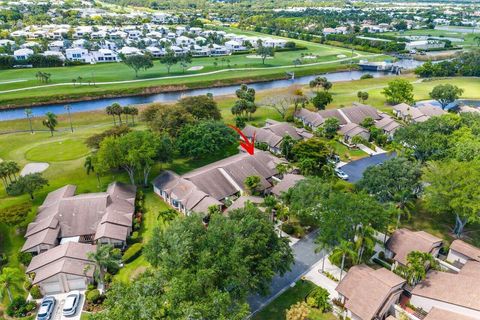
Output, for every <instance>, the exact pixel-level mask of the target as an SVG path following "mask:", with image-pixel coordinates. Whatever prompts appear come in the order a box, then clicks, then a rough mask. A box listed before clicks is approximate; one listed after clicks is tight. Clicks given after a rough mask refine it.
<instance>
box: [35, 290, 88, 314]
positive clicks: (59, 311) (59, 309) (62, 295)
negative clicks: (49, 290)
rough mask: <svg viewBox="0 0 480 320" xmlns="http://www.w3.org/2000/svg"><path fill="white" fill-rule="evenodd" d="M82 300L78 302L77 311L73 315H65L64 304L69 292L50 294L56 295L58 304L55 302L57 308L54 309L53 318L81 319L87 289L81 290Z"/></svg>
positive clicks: (39, 301)
mask: <svg viewBox="0 0 480 320" xmlns="http://www.w3.org/2000/svg"><path fill="white" fill-rule="evenodd" d="M80 293H81V295H80V301H79V303H78V307H77V310H76V312H75V315H73V316H71V317H65V316H63V315H62V309H63V305H64V303H65V299H66V298H67V295H68V293H59V294H54V295H50V296H52V297H55V300H56V304H55V310H54V311H53V316H52V318H51V320H80V317H81V315H82V309H83V305H84V304H85V291H80ZM41 301H42V300H41V299H40V300H38V303H39V304H40V303H41Z"/></svg>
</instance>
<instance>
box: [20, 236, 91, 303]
mask: <svg viewBox="0 0 480 320" xmlns="http://www.w3.org/2000/svg"><path fill="white" fill-rule="evenodd" d="M95 250H96V246H95V245H92V244H87V243H78V242H67V243H64V244H62V245H59V246H57V247H55V248H53V249H50V250H48V251H46V252H43V253H40V254H39V255H37V256H34V257H33V258H32V261H31V262H30V264H29V265H28V267H27V270H26V271H25V272H26V273H27V274H34V276H33V281H32V284H33V285H38V286H39V287H40V291H41V292H42V293H43V294H44V295H49V294H54V293H60V292H69V291H71V290H85V289H86V288H87V286H88V285H89V284H91V283H93V274H94V271H95V264H94V262H93V261H91V260H90V259H89V258H88V255H89V254H90V253H93V252H95Z"/></svg>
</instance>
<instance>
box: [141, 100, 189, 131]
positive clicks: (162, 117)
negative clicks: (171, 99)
mask: <svg viewBox="0 0 480 320" xmlns="http://www.w3.org/2000/svg"><path fill="white" fill-rule="evenodd" d="M146 112H147V114H145V113H144V114H143V117H145V116H148V117H149V119H148V120H147V124H148V126H149V127H150V128H151V129H152V130H153V131H155V132H159V133H162V132H165V133H168V134H169V135H170V136H172V137H174V138H175V137H177V136H178V134H179V132H180V130H181V129H182V128H183V127H185V126H186V125H189V124H193V123H194V122H195V118H194V117H193V116H192V115H191V114H190V113H189V112H188V111H187V110H185V108H184V107H182V106H180V105H174V106H168V105H156V106H155V108H153V107H152V109H148V110H146Z"/></svg>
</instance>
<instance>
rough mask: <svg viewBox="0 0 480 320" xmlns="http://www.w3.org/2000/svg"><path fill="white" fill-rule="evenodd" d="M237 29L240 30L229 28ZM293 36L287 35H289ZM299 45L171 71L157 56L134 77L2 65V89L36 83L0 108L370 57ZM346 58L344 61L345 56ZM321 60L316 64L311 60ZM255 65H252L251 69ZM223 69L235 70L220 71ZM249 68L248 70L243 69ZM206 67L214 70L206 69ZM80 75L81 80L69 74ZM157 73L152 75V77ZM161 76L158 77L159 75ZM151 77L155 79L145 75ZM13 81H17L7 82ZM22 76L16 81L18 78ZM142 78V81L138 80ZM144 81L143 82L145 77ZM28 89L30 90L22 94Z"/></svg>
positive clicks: (304, 70)
mask: <svg viewBox="0 0 480 320" xmlns="http://www.w3.org/2000/svg"><path fill="white" fill-rule="evenodd" d="M231 31H233V32H237V31H238V32H240V31H239V30H233V29H232V30H231ZM249 34H252V35H256V36H266V35H265V34H260V33H254V32H249ZM285 39H287V38H285ZM287 40H291V39H287ZM294 41H295V42H297V43H298V44H299V45H301V46H304V47H306V48H307V49H306V50H298V51H286V52H277V53H276V54H275V56H274V57H273V58H272V59H267V60H266V61H265V64H263V63H262V60H261V59H257V58H252V57H251V54H240V55H231V56H226V57H216V58H215V57H202V58H194V59H193V62H192V64H191V65H190V67H193V66H197V67H198V66H202V67H203V68H202V69H201V70H197V71H193V70H191V71H188V70H186V71H184V70H183V69H182V67H181V66H180V65H175V66H173V67H172V69H171V72H170V74H168V73H167V70H166V68H165V66H164V65H162V64H160V63H159V62H157V61H155V63H154V67H153V68H150V69H148V70H146V71H143V72H140V74H139V76H138V78H136V77H135V73H134V72H133V71H132V70H131V69H130V68H128V67H127V66H126V65H125V64H123V63H114V64H105V63H103V64H102V63H99V64H95V65H84V66H71V67H59V68H47V69H45V68H43V69H42V68H39V69H16V70H6V71H4V72H2V73H1V74H0V91H4V90H12V89H19V88H30V87H38V88H36V89H32V90H28V91H18V92H9V93H2V95H1V97H0V107H1V106H2V105H3V106H5V105H21V104H29V103H38V102H42V101H43V102H45V101H54V100H65V99H69V98H74V99H78V98H82V97H85V96H87V95H88V96H99V95H105V94H111V95H115V94H117V95H118V94H129V93H130V94H132V93H141V92H144V90H143V89H144V88H149V87H152V86H155V87H158V86H164V87H165V89H166V90H171V89H172V86H175V87H176V88H177V89H182V88H183V89H185V88H188V87H209V86H215V85H218V84H219V83H220V81H221V83H222V84H226V83H228V82H230V83H235V82H238V81H239V80H240V79H244V80H245V81H248V80H252V79H257V80H268V79H273V78H282V77H284V76H285V72H287V71H295V73H296V74H299V75H300V74H313V73H318V72H322V71H323V72H328V71H333V70H336V69H345V68H348V66H349V65H350V61H349V60H348V59H349V58H355V61H357V60H358V59H359V58H361V57H368V56H372V54H370V53H366V52H357V51H354V53H353V55H352V52H351V50H348V49H344V48H338V47H332V46H328V45H323V44H318V43H313V42H307V41H300V40H294ZM312 55H314V56H316V58H314V59H306V58H304V56H312ZM385 57H386V56H383V57H379V56H372V57H371V58H372V59H384V58H385ZM296 59H300V60H301V61H302V64H305V65H306V66H302V65H300V66H298V67H294V66H293V61H294V60H296ZM346 59H347V60H346ZM312 63H319V64H317V65H309V64H312ZM252 68H253V69H252ZM226 69H237V70H230V71H222V72H219V73H218V72H217V71H221V70H226ZM247 69H249V70H247ZM38 71H43V72H48V73H50V74H51V75H52V76H51V82H50V83H49V85H52V84H66V85H61V86H50V87H48V86H45V84H43V83H40V82H39V81H38V80H37V79H36V77H35V74H36V73H37V72H38ZM209 72H216V73H213V74H212V73H211V74H208V73H209ZM186 75H187V76H189V75H198V76H194V77H185V76H186ZM171 76H181V77H177V78H174V79H171V78H170V79H168V78H165V79H161V78H164V77H171ZM78 77H81V78H83V80H82V85H80V83H79V82H76V83H75V85H74V83H73V82H72V79H77V78H78ZM154 78H155V79H154ZM158 78H160V79H158ZM149 79H153V80H149ZM11 80H17V81H16V82H9V81H11ZM18 80H20V81H18ZM129 80H132V81H134V82H130V83H115V84H113V83H111V84H102V83H101V82H111V81H129ZM138 80H141V81H138ZM144 80H146V81H144ZM27 92H28V94H26V93H27Z"/></svg>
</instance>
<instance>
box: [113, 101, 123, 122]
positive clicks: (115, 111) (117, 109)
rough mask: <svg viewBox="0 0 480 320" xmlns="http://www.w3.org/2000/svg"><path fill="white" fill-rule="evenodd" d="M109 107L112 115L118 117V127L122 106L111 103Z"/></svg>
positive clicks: (120, 120)
mask: <svg viewBox="0 0 480 320" xmlns="http://www.w3.org/2000/svg"><path fill="white" fill-rule="evenodd" d="M111 107H112V112H113V114H114V115H116V116H118V121H119V122H120V125H122V113H123V108H122V106H121V105H119V104H118V103H113V104H112V105H111Z"/></svg>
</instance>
